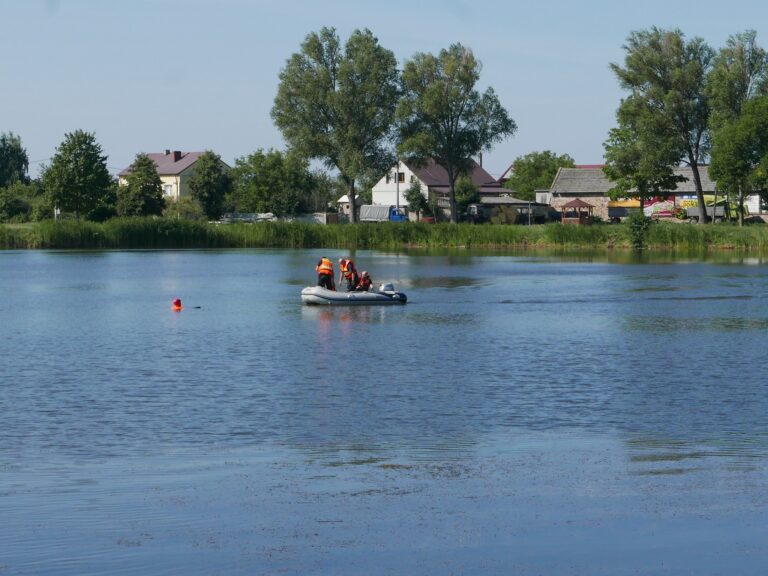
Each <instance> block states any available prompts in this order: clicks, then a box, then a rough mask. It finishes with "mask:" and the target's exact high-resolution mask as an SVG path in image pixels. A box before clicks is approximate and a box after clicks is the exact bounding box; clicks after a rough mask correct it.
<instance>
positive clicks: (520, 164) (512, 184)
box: [504, 150, 576, 200]
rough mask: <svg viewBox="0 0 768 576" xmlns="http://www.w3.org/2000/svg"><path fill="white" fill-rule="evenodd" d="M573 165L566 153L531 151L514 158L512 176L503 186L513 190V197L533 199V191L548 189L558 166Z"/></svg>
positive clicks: (534, 197) (571, 159) (534, 196)
mask: <svg viewBox="0 0 768 576" xmlns="http://www.w3.org/2000/svg"><path fill="white" fill-rule="evenodd" d="M575 165H576V163H575V162H574V161H573V158H571V157H570V156H569V155H568V154H563V155H562V156H558V155H557V154H555V153H554V152H551V151H549V150H544V151H543V152H531V153H530V154H526V155H525V156H519V157H518V158H516V159H515V161H514V162H513V163H512V170H513V172H512V176H510V178H509V180H507V182H506V183H505V184H504V186H505V187H506V188H510V189H511V190H512V191H513V194H514V196H515V198H520V199H521V200H535V199H536V194H535V191H536V190H540V189H542V188H547V189H549V187H550V186H551V185H552V181H553V180H554V179H555V175H556V174H557V170H558V169H559V168H573V167H574V166H575Z"/></svg>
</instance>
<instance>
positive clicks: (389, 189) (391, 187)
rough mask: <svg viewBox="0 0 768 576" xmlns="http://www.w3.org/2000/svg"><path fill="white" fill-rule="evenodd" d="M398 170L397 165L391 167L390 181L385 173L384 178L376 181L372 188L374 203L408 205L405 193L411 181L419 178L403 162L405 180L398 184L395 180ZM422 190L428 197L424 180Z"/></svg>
mask: <svg viewBox="0 0 768 576" xmlns="http://www.w3.org/2000/svg"><path fill="white" fill-rule="evenodd" d="M396 172H397V167H396V166H392V168H390V170H389V173H388V176H389V182H387V175H386V174H385V175H384V176H382V178H381V179H380V180H379V181H378V182H376V184H375V185H374V187H373V189H372V200H371V201H372V202H373V203H374V204H379V205H382V206H397V205H398V204H399V205H400V206H408V201H407V200H406V199H405V193H406V192H407V191H408V188H410V187H411V183H412V182H414V181H415V180H418V177H417V176H416V175H415V174H414V173H413V172H411V170H410V169H409V168H408V167H407V166H406V165H405V164H403V163H402V162H401V163H400V172H402V173H403V178H402V179H403V181H402V182H400V183H399V184H398V182H397V181H396V180H395V174H396ZM398 187H399V192H400V194H399V202H398ZM421 191H422V194H424V198H427V193H428V191H427V187H426V186H425V185H424V183H423V182H422V184H421Z"/></svg>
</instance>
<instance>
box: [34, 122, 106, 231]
mask: <svg viewBox="0 0 768 576" xmlns="http://www.w3.org/2000/svg"><path fill="white" fill-rule="evenodd" d="M43 187H44V188H45V191H46V193H47V194H48V195H49V197H50V198H51V201H52V203H53V204H54V206H56V207H58V208H59V209H61V210H63V211H65V212H74V213H75V215H76V216H77V218H80V216H81V215H83V216H88V215H89V213H91V212H92V211H95V210H96V209H97V208H99V207H100V206H103V205H104V203H105V201H107V200H108V199H109V198H110V196H111V194H112V192H113V182H112V177H111V176H110V175H109V171H108V170H107V156H106V155H105V154H104V153H103V151H102V149H101V145H100V144H99V143H98V142H97V141H96V136H95V135H94V134H93V133H91V132H85V131H83V130H76V131H75V132H71V133H68V134H66V135H65V136H64V141H63V142H62V143H61V144H60V145H59V147H58V148H57V149H56V153H55V154H54V156H53V159H52V160H51V165H50V166H49V167H48V168H46V170H45V172H44V173H43Z"/></svg>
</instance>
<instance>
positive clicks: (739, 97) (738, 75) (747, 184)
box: [708, 30, 768, 225]
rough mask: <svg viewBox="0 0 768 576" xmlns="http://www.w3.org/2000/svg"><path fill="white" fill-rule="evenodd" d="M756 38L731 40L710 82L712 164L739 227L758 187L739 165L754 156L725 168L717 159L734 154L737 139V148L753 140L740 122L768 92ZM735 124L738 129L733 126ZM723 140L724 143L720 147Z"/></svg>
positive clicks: (766, 65)
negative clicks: (734, 206)
mask: <svg viewBox="0 0 768 576" xmlns="http://www.w3.org/2000/svg"><path fill="white" fill-rule="evenodd" d="M756 36H757V34H756V32H755V31H754V30H748V31H746V32H742V33H740V34H734V35H733V36H731V37H729V38H728V41H727V42H726V45H725V47H723V48H721V49H720V51H719V52H718V54H717V56H716V57H715V59H714V64H713V66H712V70H711V72H710V74H709V80H708V90H709V95H710V106H711V109H712V112H711V115H710V121H709V124H710V129H711V130H712V141H713V148H712V164H713V165H717V166H718V170H717V171H718V172H719V173H720V176H721V177H720V178H718V179H717V187H718V190H722V191H723V192H725V193H726V194H727V195H728V196H729V197H730V198H731V199H734V198H735V200H736V204H737V206H738V214H739V225H743V223H744V198H745V196H746V194H748V193H750V192H751V191H752V188H751V187H752V186H753V185H754V184H755V182H754V179H752V178H749V177H748V173H749V172H750V171H751V169H747V170H746V172H742V170H741V168H739V166H742V165H750V164H751V163H752V161H751V160H749V159H751V158H752V157H753V154H752V153H751V152H749V151H745V153H746V154H747V156H746V157H745V158H743V159H738V158H731V159H730V160H729V161H734V162H735V164H733V165H732V166H730V167H728V166H725V165H724V162H723V161H722V159H721V158H718V157H717V156H718V155H719V154H725V155H726V156H728V155H729V154H730V153H731V152H732V151H734V150H735V148H734V146H736V143H735V140H740V142H739V144H738V146H743V145H745V144H746V143H747V142H749V141H753V140H752V136H748V135H747V132H748V127H747V126H745V125H744V123H743V122H740V118H741V115H742V111H743V110H744V108H745V106H746V104H747V103H748V102H750V101H752V100H754V99H755V98H757V97H760V96H764V95H765V94H766V93H768V57H767V55H766V52H765V50H764V49H763V48H761V47H760V46H758V45H757V42H756ZM754 113H755V111H754V110H753V111H751V115H754ZM732 124H739V126H737V127H731V125H732ZM720 140H723V142H721V143H720V145H718V141H720ZM743 162H746V164H742V163H743ZM740 172H742V173H743V177H744V179H743V180H734V179H733V176H734V175H735V174H737V173H740ZM726 174H727V175H726Z"/></svg>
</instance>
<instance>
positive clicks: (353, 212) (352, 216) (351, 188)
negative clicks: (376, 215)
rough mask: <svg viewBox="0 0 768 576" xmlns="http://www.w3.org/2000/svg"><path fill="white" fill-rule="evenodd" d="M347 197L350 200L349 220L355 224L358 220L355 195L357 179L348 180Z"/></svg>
mask: <svg viewBox="0 0 768 576" xmlns="http://www.w3.org/2000/svg"><path fill="white" fill-rule="evenodd" d="M347 199H348V200H349V221H350V222H351V223H352V224H355V223H356V222H357V198H356V197H355V181H354V180H352V179H351V178H350V179H349V180H347Z"/></svg>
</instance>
